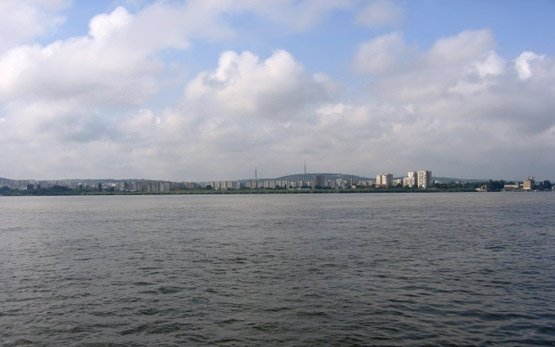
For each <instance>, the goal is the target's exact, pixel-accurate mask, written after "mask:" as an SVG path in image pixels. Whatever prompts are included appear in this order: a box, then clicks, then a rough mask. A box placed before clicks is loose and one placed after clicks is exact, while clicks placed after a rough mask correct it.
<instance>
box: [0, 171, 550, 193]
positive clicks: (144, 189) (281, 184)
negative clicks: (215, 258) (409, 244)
mask: <svg viewBox="0 0 555 347" xmlns="http://www.w3.org/2000/svg"><path fill="white" fill-rule="evenodd" d="M554 188H555V186H554V185H553V184H551V182H550V181H549V180H544V181H536V180H535V179H534V178H533V177H528V178H526V179H524V180H522V181H504V180H469V179H456V178H445V177H432V171H431V170H419V171H409V172H408V173H407V175H406V176H404V177H395V176H394V175H393V174H392V173H380V174H378V175H376V178H375V179H370V178H368V177H361V176H356V175H350V174H339V173H306V172H305V173H303V174H295V175H289V176H284V177H280V178H258V174H257V170H254V178H251V179H242V180H224V181H205V182H173V181H166V180H148V179H61V180H34V179H30V180H17V179H8V178H1V177H0V194H2V195H60V194H88V193H90V194H98V193H138V194H161V193H164V194H165V193H179V192H183V193H187V192H205V193H206V192H225V193H233V192H259V191H273V192H323V191H328V192H334V191H353V192H355V191H356V192H372V191H375V192H389V191H391V192H402V191H407V192H409V191H412V192H417V191H477V192H490V191H491V192H498V191H552V190H553V189H554Z"/></svg>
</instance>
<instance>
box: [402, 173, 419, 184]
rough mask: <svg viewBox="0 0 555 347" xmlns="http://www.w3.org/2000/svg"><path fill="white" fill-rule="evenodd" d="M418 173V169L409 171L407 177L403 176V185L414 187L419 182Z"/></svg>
mask: <svg viewBox="0 0 555 347" xmlns="http://www.w3.org/2000/svg"><path fill="white" fill-rule="evenodd" d="M417 177H418V173H417V172H416V171H409V172H408V173H407V177H405V178H403V187H409V188H413V187H416V186H417V184H418V178H417Z"/></svg>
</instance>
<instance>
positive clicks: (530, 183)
mask: <svg viewBox="0 0 555 347" xmlns="http://www.w3.org/2000/svg"><path fill="white" fill-rule="evenodd" d="M535 184H536V182H535V181H534V177H528V178H527V179H525V180H524V181H523V182H522V183H514V184H505V185H504V186H503V190H504V191H506V192H509V191H517V190H524V191H527V192H530V191H532V190H533V189H534V185H535Z"/></svg>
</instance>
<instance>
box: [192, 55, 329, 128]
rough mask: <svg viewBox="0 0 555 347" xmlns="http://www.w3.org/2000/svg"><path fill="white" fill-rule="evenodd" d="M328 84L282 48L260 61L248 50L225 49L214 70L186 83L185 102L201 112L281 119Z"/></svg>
mask: <svg viewBox="0 0 555 347" xmlns="http://www.w3.org/2000/svg"><path fill="white" fill-rule="evenodd" d="M329 87H330V86H329V85H328V84H327V83H326V81H325V80H322V78H321V77H319V76H311V75H309V74H308V73H307V72H305V70H304V68H303V67H302V66H301V65H300V64H299V63H297V62H296V61H295V59H294V58H293V57H292V56H291V54H289V53H288V52H286V51H283V50H280V51H276V52H274V53H273V54H272V56H271V57H269V58H267V59H266V60H264V61H260V60H259V58H258V57H257V56H255V55H254V54H252V53H250V52H243V53H241V54H237V53H235V52H233V51H228V52H224V53H222V55H221V56H220V60H219V63H218V67H217V68H216V69H215V70H214V71H212V72H203V73H201V74H199V75H198V76H197V77H196V78H194V79H193V80H192V81H191V82H190V83H189V84H188V86H187V88H186V91H185V102H186V103H187V104H188V105H192V106H195V107H198V108H199V109H202V110H204V112H207V110H209V111H208V112H216V113H219V114H222V115H230V116H232V115H237V116H241V117H258V118H267V119H275V118H277V119H283V118H290V117H298V114H297V113H298V112H299V111H300V110H302V108H303V107H304V106H305V105H306V104H308V103H310V102H311V101H312V100H319V99H321V98H323V97H325V95H326V93H327V90H328V88H329ZM197 105H198V106H197ZM190 107H191V106H190Z"/></svg>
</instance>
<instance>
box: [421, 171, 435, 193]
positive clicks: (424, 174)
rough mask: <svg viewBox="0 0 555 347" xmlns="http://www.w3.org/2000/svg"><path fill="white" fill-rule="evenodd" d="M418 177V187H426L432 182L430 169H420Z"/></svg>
mask: <svg viewBox="0 0 555 347" xmlns="http://www.w3.org/2000/svg"><path fill="white" fill-rule="evenodd" d="M417 177H418V188H423V189H427V188H429V187H430V185H431V183H432V171H429V170H420V171H418V174H417Z"/></svg>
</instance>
